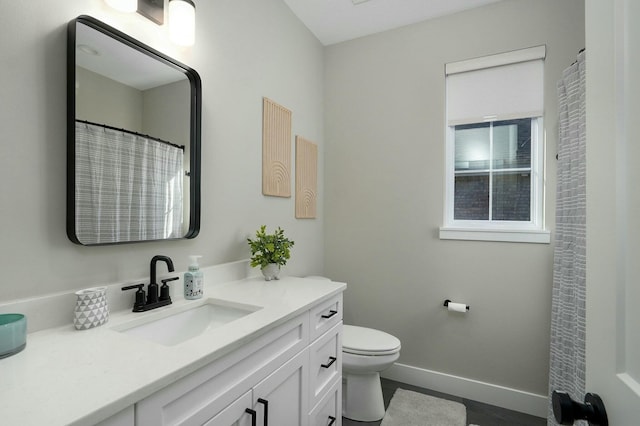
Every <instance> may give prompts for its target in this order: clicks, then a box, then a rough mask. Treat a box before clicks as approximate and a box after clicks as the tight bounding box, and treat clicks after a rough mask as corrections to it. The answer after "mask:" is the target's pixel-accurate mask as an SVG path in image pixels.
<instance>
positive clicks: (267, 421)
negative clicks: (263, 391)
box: [258, 398, 269, 426]
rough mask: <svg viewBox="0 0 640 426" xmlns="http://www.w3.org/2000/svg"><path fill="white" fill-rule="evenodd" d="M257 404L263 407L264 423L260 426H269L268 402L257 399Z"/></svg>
mask: <svg viewBox="0 0 640 426" xmlns="http://www.w3.org/2000/svg"><path fill="white" fill-rule="evenodd" d="M258 402H259V403H260V404H263V405H264V421H263V422H262V424H263V425H264V426H269V401H267V400H266V399H262V398H258Z"/></svg>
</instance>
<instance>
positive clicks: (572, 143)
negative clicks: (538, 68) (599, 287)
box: [547, 51, 587, 425]
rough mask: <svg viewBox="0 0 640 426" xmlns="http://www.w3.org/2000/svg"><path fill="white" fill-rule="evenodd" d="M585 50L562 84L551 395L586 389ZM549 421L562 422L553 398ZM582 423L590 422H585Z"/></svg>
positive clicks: (581, 393) (578, 397)
mask: <svg viewBox="0 0 640 426" xmlns="http://www.w3.org/2000/svg"><path fill="white" fill-rule="evenodd" d="M585 68H586V63H585V52H584V51H582V52H581V53H580V54H579V55H578V59H577V61H576V62H575V63H573V64H572V65H571V66H570V67H569V68H567V69H566V70H565V71H564V72H563V75H562V79H561V80H560V81H559V82H558V106H559V120H558V121H559V131H560V132H559V138H558V163H557V166H558V178H557V179H558V182H557V195H556V232H555V248H554V262H553V294H552V304H551V353H550V365H549V395H551V392H553V391H554V390H562V391H565V392H567V393H569V395H571V397H572V398H573V399H574V400H576V401H582V400H583V398H584V393H585V338H586V336H585V332H586V318H585V314H586V312H585V306H586V267H587V264H586V241H587V240H586V228H587V224H586V199H587V197H586V128H585V126H586V104H585V84H586V82H585ZM547 422H548V424H549V425H556V424H557V423H556V421H555V418H554V416H553V411H552V407H551V396H549V415H548V420H547ZM575 424H576V425H578V424H580V425H582V424H586V423H585V422H583V421H579V422H576V423H575Z"/></svg>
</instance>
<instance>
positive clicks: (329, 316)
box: [322, 309, 338, 318]
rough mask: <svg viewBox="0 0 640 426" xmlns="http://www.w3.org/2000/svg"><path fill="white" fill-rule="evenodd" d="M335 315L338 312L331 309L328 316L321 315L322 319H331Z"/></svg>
mask: <svg viewBox="0 0 640 426" xmlns="http://www.w3.org/2000/svg"><path fill="white" fill-rule="evenodd" d="M337 313H338V311H334V310H333V309H331V310H330V311H329V315H322V318H331V317H332V316H334V315H335V314H337Z"/></svg>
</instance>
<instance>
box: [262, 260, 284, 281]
mask: <svg viewBox="0 0 640 426" xmlns="http://www.w3.org/2000/svg"><path fill="white" fill-rule="evenodd" d="M260 270H261V271H262V275H264V279H265V281H271V280H277V279H279V278H278V275H279V274H280V265H278V264H277V263H269V264H268V265H267V266H265V267H264V268H262V269H260Z"/></svg>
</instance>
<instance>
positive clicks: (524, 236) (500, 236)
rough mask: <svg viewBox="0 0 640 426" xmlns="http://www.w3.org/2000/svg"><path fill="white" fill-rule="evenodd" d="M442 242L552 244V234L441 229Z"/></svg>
mask: <svg viewBox="0 0 640 426" xmlns="http://www.w3.org/2000/svg"><path fill="white" fill-rule="evenodd" d="M440 239H441V240H471V241H503V242H511V243H536V244H549V243H551V232H550V231H547V230H532V229H478V228H452V227H445V226H443V227H441V228H440Z"/></svg>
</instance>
